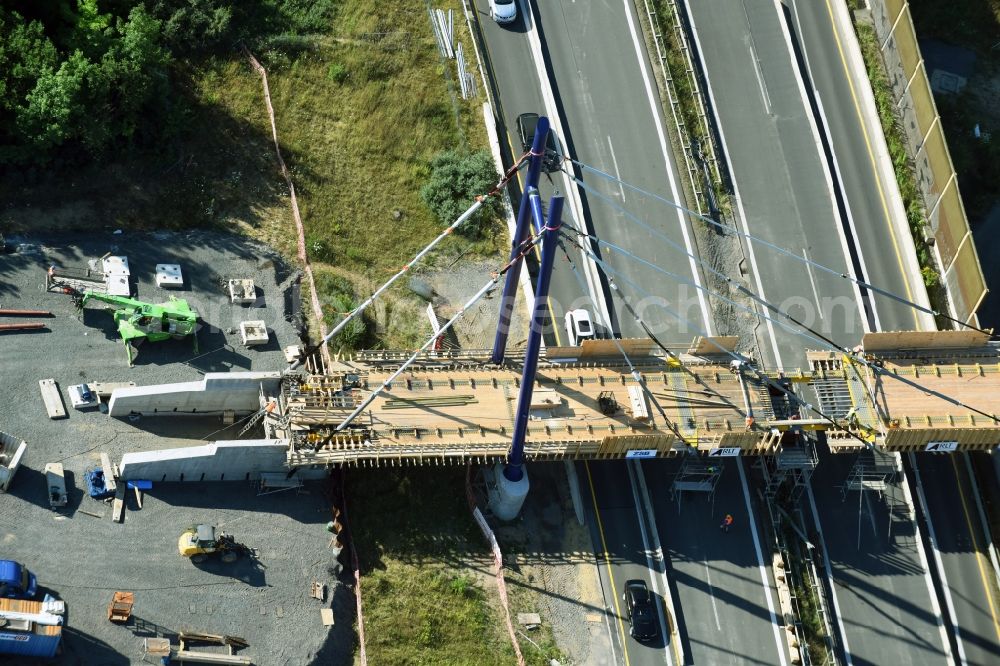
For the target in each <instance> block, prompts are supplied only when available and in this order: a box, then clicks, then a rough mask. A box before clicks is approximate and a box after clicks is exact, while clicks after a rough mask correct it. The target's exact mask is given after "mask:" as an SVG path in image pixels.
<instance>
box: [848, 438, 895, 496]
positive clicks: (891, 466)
mask: <svg viewBox="0 0 1000 666" xmlns="http://www.w3.org/2000/svg"><path fill="white" fill-rule="evenodd" d="M898 472H899V464H898V462H897V458H896V456H895V455H894V454H892V453H887V452H884V451H880V450H878V449H870V450H867V451H862V452H861V453H859V454H858V459H857V460H856V461H855V462H854V465H853V466H852V467H851V471H850V472H849V473H848V474H847V479H846V480H845V481H844V485H842V486H841V487H840V498H841V499H842V500H846V499H847V494H848V493H849V492H852V491H855V490H857V491H859V492H864V491H865V490H874V491H875V492H876V493H878V496H879V498H880V499H881V497H882V493H884V492H885V489H886V488H887V487H888V486H889V484H890V483H892V481H893V479H894V478H895V477H896V474H897V473H898Z"/></svg>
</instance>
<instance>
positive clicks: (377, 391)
mask: <svg viewBox="0 0 1000 666" xmlns="http://www.w3.org/2000/svg"><path fill="white" fill-rule="evenodd" d="M538 242H541V236H540V235H539V236H537V237H535V238H532V239H529V240H527V241H525V243H523V244H522V246H523V249H522V250H521V251H520V252H519V253H518V254H517V256H516V257H514V258H513V259H511V260H510V261H508V262H507V263H506V264H504V265H503V267H502V268H500V270H498V271H496V272H495V273H493V275H492V276H491V277H490V280H489V282H487V283H486V284H485V285H483V288H482V289H480V290H479V291H477V292H476V294H475V295H474V296H473V297H472V298H470V299H469V300H468V301H467V302H466V303H465V305H463V306H462V307H461V308H459V310H458V312H456V313H455V316H454V317H452V318H451V319H449V320H448V321H447V322H446V323H445V324H443V325H442V326H441V328H440V330H438V331H437V332H435V333H434V334H433V335H431V337H429V338H428V339H427V342H425V343H424V344H423V345H422V346H421V347H420V349H418V350H417V351H415V352H414V353H413V355H412V356H410V357H409V358H408V359H406V361H405V362H403V364H402V365H400V366H399V368H397V369H396V371H395V372H393V373H392V375H390V376H389V378H388V379H386V380H385V381H384V382H382V384H381V385H380V386H379V387H378V388H377V389H375V390H374V391H372V392H371V394H370V395H369V396H368V397H367V398H365V399H364V400H363V401H362V402H361V404H360V405H358V406H357V407H356V408H355V409H354V411H353V412H351V413H350V414H348V415H347V418H345V419H344V420H343V422H342V423H341V424H340V425H339V426H337V428H336V432H340V431H342V430H343V429H344V428H346V427H347V426H348V425H350V423H351V421H353V420H354V419H355V418H357V416H358V414H360V413H361V412H363V411H365V409H366V408H367V407H368V405H370V404H371V403H372V402H373V401H374V400H375V398H377V397H378V396H379V395H381V394H382V391H384V390H385V389H387V388H388V387H389V386H390V385H391V384H392V382H393V381H395V379H396V378H397V377H399V376H400V375H401V374H403V372H404V371H405V370H406V369H407V368H408V367H410V365H412V364H413V362H414V361H416V360H417V358H418V357H419V356H420V355H421V354H422V353H424V352H425V351H427V349H429V348H430V347H431V345H433V344H434V341H435V340H437V339H438V338H439V337H440V336H441V334H442V333H445V332H447V331H448V330H449V329H450V328H451V327H452V326H454V324H455V322H457V321H458V320H459V319H461V318H462V316H463V315H464V314H465V312H466V311H467V310H468V309H469V308H471V307H472V306H473V305H475V304H476V302H477V301H478V300H479V299H480V298H482V297H483V296H485V295H486V293H487V292H488V291H489V290H490V289H492V288H493V287H495V286H496V284H497V282H499V281H500V278H501V277H503V275H504V274H505V273H506V272H507V271H508V270H509V269H510V267H511V266H513V265H514V264H516V263H517V262H518V261H520V260H521V259H523V258H524V257H525V255H527V253H528V252H529V251H530V250H531V249H532V248H533V247H534V246H535V245H536V244H537V243H538Z"/></svg>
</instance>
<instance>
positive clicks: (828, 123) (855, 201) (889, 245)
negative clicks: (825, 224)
mask: <svg viewBox="0 0 1000 666" xmlns="http://www.w3.org/2000/svg"><path fill="white" fill-rule="evenodd" d="M834 1H836V0H809V1H806V2H803V1H802V0H798V1H793V2H791V3H790V4H791V7H792V9H791V11H790V13H789V17H790V24H791V35H792V39H793V43H795V44H796V45H798V46H800V47H801V51H800V53H803V54H804V57H803V60H804V62H805V63H806V66H807V68H808V74H807V75H806V81H805V85H806V88H807V90H810V91H814V92H813V94H814V95H815V98H818V100H819V101H818V105H819V108H821V109H823V110H824V113H822V116H821V118H820V122H821V123H822V124H823V125H825V127H826V129H827V130H828V132H829V138H830V146H831V147H832V151H833V154H834V157H835V158H836V163H837V166H838V168H837V169H835V173H834V176H835V177H837V178H838V181H839V184H840V186H841V187H842V190H843V192H844V194H845V195H846V201H847V206H848V208H849V211H850V214H851V216H852V218H853V222H854V224H853V233H854V234H856V239H857V244H858V246H859V247H860V249H861V252H862V253H863V254H864V255H865V257H866V261H865V268H866V276H867V277H866V280H867V281H868V282H869V283H870V284H873V285H876V286H878V287H880V288H882V289H885V290H887V291H889V292H892V293H893V294H897V295H899V296H901V297H903V298H906V299H907V300H909V301H913V300H915V299H916V298H917V294H918V291H921V290H923V288H924V287H923V285H922V284H916V285H914V284H910V281H909V280H908V279H907V271H906V269H905V266H904V263H903V258H902V253H903V252H904V251H912V250H911V249H910V246H909V244H908V243H905V241H907V240H908V239H903V238H897V237H896V231H895V230H894V229H893V227H892V225H891V222H890V218H889V210H890V208H889V202H890V201H891V193H892V192H893V190H894V189H895V187H896V184H895V183H894V182H888V183H886V182H883V181H882V179H881V177H880V175H879V173H878V172H877V170H876V169H875V158H874V157H873V150H872V148H871V146H872V145H873V141H875V140H881V138H880V137H878V136H877V135H876V136H872V135H870V134H869V129H868V128H866V126H865V125H864V122H863V119H862V116H861V106H860V103H859V92H858V90H857V89H855V86H854V85H853V83H852V81H851V79H850V76H849V74H848V71H849V70H848V67H847V63H846V58H845V57H844V50H845V49H846V47H847V45H846V44H845V43H844V41H843V40H842V39H841V37H840V36H838V35H837V33H836V32H835V30H834V22H833V14H832V12H833V9H832V5H831V2H834ZM911 277H913V276H911ZM873 298H874V301H875V306H876V310H877V312H878V317H879V323H880V324H881V326H880V328H881V330H884V331H901V330H910V329H920V328H921V323H922V321H921V317H920V316H918V312H917V311H916V310H914V309H913V308H911V307H910V306H908V305H905V304H902V303H900V302H898V301H896V300H893V299H890V298H888V297H886V296H881V295H876V296H873ZM928 319H929V318H928V317H927V316H924V317H923V323H932V322H931V321H928Z"/></svg>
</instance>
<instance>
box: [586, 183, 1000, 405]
mask: <svg viewBox="0 0 1000 666" xmlns="http://www.w3.org/2000/svg"><path fill="white" fill-rule="evenodd" d="M579 182H580V185H581V187H583V188H584V189H585V190H587V192H589V193H593V194H594V195H595V196H597V197H598V198H599V199H602V200H604V201H606V202H607V203H608V204H610V205H611V206H613V207H614V208H616V209H617V210H618V211H619V212H620V213H622V214H623V215H625V216H626V217H628V218H631V219H632V220H634V221H635V222H636V223H638V224H639V225H641V226H643V227H644V228H646V229H649V230H650V231H651V232H652V233H654V234H656V235H658V236H661V237H662V238H663V239H664V240H666V242H667V243H668V244H669V245H671V246H672V247H674V248H676V249H677V250H678V251H679V252H681V253H683V254H684V255H686V256H688V257H690V258H692V259H694V260H695V261H696V262H697V263H698V264H700V265H701V266H703V267H704V268H705V269H707V270H708V271H709V272H710V273H712V274H713V275H715V276H717V277H719V278H721V279H722V280H724V281H725V282H726V283H727V284H730V285H734V286H735V287H736V288H737V289H738V290H739V291H740V292H741V293H743V294H745V295H746V296H748V297H749V298H751V299H753V300H754V301H756V302H758V303H760V304H761V305H763V306H765V307H766V308H768V309H769V310H772V311H776V312H779V313H781V314H782V316H784V317H785V318H786V319H788V320H789V321H792V322H793V323H795V325H796V326H800V327H802V328H803V329H805V331H808V332H809V334H810V335H809V336H805V333H804V332H803V331H796V330H794V329H791V328H789V327H788V326H787V325H786V324H782V323H780V322H778V321H776V320H774V319H772V318H770V317H767V316H766V315H763V314H761V313H755V312H753V311H752V310H749V309H748V308H746V307H745V306H742V305H739V304H737V303H736V302H735V301H733V300H731V299H729V298H726V297H725V296H723V295H722V294H719V293H718V292H715V291H713V290H711V289H709V288H708V287H705V286H703V285H700V284H698V283H697V282H695V281H693V280H691V279H690V278H687V277H684V276H681V275H678V274H676V273H672V272H670V271H667V270H666V269H663V268H660V267H659V266H657V265H656V264H653V263H652V262H649V261H647V260H645V259H643V258H641V257H639V256H636V255H635V254H633V253H631V252H629V251H628V250H626V249H624V248H622V247H619V246H617V245H614V244H613V243H608V242H607V241H604V240H601V239H599V238H597V237H596V236H591V235H590V234H586V233H584V232H581V231H579V230H576V229H574V228H573V227H572V226H569V225H567V226H569V228H571V229H574V231H576V233H578V234H580V235H582V236H587V237H589V238H591V239H593V240H594V241H596V242H597V243H598V244H599V245H605V246H607V247H609V248H611V249H613V250H616V251H618V252H620V253H621V254H623V255H626V257H630V258H632V259H634V260H636V261H639V262H642V263H643V264H644V265H646V266H648V267H650V268H652V269H653V270H656V271H659V272H661V273H663V274H665V275H669V276H671V277H674V278H676V279H678V280H680V281H682V282H685V283H686V284H690V285H692V286H694V287H695V288H696V289H701V290H703V291H705V292H706V293H708V294H709V295H714V296H715V297H716V298H719V299H722V300H723V301H725V302H727V303H729V304H730V305H733V306H735V307H737V308H739V309H741V310H744V311H747V312H751V314H754V315H755V316H758V317H764V318H765V319H767V320H769V321H771V322H773V323H777V324H778V325H779V326H781V327H782V328H784V329H785V330H788V331H791V332H793V333H795V334H796V335H802V336H805V337H814V339H816V340H818V341H820V342H821V343H822V344H826V345H829V346H832V347H833V348H834V349H836V350H837V351H840V352H843V353H844V354H846V355H848V356H849V357H851V358H853V359H854V360H856V361H857V362H859V363H861V364H862V365H864V366H866V367H868V368H870V369H871V370H872V372H874V373H876V374H882V375H884V374H888V375H889V376H892V377H894V378H896V379H897V380H899V381H901V382H903V383H904V384H909V385H910V386H912V387H914V388H917V389H920V390H921V391H925V392H927V393H928V394H931V395H934V396H937V397H938V398H941V399H942V400H944V401H946V402H949V403H951V404H953V405H956V406H959V407H963V408H965V409H969V410H971V411H973V412H975V413H976V414H979V415H980V416H984V417H986V418H988V419H991V420H993V421H995V422H1000V419H998V418H997V417H995V416H993V415H992V414H990V413H988V412H985V411H983V410H981V409H978V408H976V407H972V406H971V405H967V404H965V403H963V402H962V401H960V400H958V399H957V398H953V397H951V396H948V395H945V394H944V393H940V392H938V391H934V390H932V389H929V388H927V387H925V386H922V385H920V384H919V383H918V382H914V381H912V380H909V379H906V378H905V377H901V376H899V375H897V374H895V373H891V372H886V371H885V370H884V369H883V368H881V367H880V366H879V365H878V364H877V363H872V362H870V361H869V360H868V359H867V358H866V357H865V355H864V354H859V353H857V352H855V351H854V350H852V349H848V348H846V347H841V346H840V345H838V344H836V343H835V342H833V341H832V340H830V339H829V338H827V337H826V336H825V335H823V334H821V333H818V332H816V331H814V330H813V329H812V328H810V327H808V326H806V325H805V324H803V323H802V322H800V321H798V320H797V319H795V317H793V316H792V315H790V314H788V313H786V312H784V311H783V310H780V309H776V307H775V306H773V305H771V304H770V303H768V302H767V301H765V300H763V299H762V298H760V297H759V296H757V295H756V294H754V293H753V292H752V291H750V290H749V289H747V288H746V287H744V286H743V285H741V284H739V283H738V282H735V281H734V280H733V279H732V278H730V277H729V276H728V275H726V274H725V273H722V272H721V271H719V270H717V269H715V268H713V267H712V266H711V265H709V264H708V262H707V261H705V260H704V259H702V258H701V257H697V256H695V255H693V254H692V253H690V252H688V251H687V248H684V247H681V245H680V244H679V243H677V242H676V241H674V240H673V239H671V238H670V237H669V236H667V235H666V234H664V233H663V232H660V231H657V230H655V229H653V228H652V227H651V226H649V225H648V224H647V223H645V222H643V221H642V220H640V219H639V218H638V217H637V216H636V215H635V214H634V213H632V212H631V211H628V210H625V209H624V208H622V207H621V206H619V205H618V204H617V203H616V202H614V201H612V200H611V199H610V198H609V197H608V196H607V195H604V194H602V193H600V192H597V191H596V190H593V189H592V188H590V187H589V186H587V185H585V184H583V182H582V181H579ZM972 328H974V327H972ZM977 330H979V329H977ZM983 332H984V333H985V331H983ZM871 356H872V357H873V358H876V357H875V356H874V355H871ZM880 362H881V361H880Z"/></svg>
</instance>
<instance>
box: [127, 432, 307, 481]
mask: <svg viewBox="0 0 1000 666" xmlns="http://www.w3.org/2000/svg"><path fill="white" fill-rule="evenodd" d="M287 451H288V440H286V439H245V440H239V441H223V442H213V443H211V444H205V445H203V446H185V447H182V448H178V449H163V450H160V451H140V452H136V453H126V454H125V455H124V456H122V459H121V463H120V464H119V470H120V471H119V473H120V476H121V479H122V480H125V481H135V480H137V479H148V480H150V481H152V482H153V483H163V482H167V481H254V480H257V479H259V478H260V474H261V473H262V472H282V473H287V472H288V471H289V470H288V468H287V467H286V465H285V460H286V459H285V454H286V452H287ZM325 476H326V470H325V469H323V468H322V467H320V468H318V469H313V468H305V467H303V468H299V469H296V470H295V472H294V474H293V477H295V478H299V479H317V478H323V477H325Z"/></svg>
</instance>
